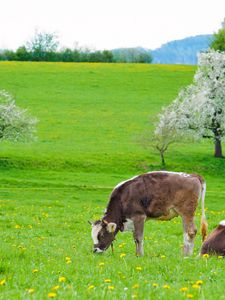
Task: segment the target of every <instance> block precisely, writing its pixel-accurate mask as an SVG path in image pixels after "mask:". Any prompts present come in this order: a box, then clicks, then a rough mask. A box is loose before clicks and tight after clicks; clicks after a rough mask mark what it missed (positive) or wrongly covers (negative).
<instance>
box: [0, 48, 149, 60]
mask: <svg viewBox="0 0 225 300" xmlns="http://www.w3.org/2000/svg"><path fill="white" fill-rule="evenodd" d="M0 60H1V61H3V60H6V61H49V62H107V63H112V62H125V63H151V62H152V57H151V54H150V53H145V52H143V51H142V50H140V49H138V48H130V49H119V50H112V51H109V50H104V51H91V50H89V49H74V50H72V49H70V48H66V49H62V50H59V51H43V50H41V49H35V51H29V50H28V49H27V48H26V47H25V46H22V47H19V48H18V49H17V50H16V51H12V50H7V49H6V50H0Z"/></svg>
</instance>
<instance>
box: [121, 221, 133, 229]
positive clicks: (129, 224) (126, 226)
mask: <svg viewBox="0 0 225 300" xmlns="http://www.w3.org/2000/svg"><path fill="white" fill-rule="evenodd" d="M123 226H124V229H123V231H134V222H133V221H132V220H131V219H126V222H124V223H123Z"/></svg>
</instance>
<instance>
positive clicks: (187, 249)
mask: <svg viewBox="0 0 225 300" xmlns="http://www.w3.org/2000/svg"><path fill="white" fill-rule="evenodd" d="M193 249H194V242H193V241H190V237H189V235H188V233H187V232H185V233H184V254H186V255H191V254H192V253H193Z"/></svg>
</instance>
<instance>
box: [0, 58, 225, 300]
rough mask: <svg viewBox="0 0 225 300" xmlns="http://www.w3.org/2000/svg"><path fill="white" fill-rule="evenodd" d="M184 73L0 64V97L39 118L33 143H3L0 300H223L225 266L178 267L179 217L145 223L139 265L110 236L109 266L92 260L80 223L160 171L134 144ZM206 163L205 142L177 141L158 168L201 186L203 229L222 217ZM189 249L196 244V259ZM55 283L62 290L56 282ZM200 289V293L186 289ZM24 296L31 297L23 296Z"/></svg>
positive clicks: (215, 172) (129, 248)
mask: <svg viewBox="0 0 225 300" xmlns="http://www.w3.org/2000/svg"><path fill="white" fill-rule="evenodd" d="M193 74H194V68H193V67H187V66H185V67H184V66H156V65H135V64H132V65H123V64H116V65H113V64H110V65H108V64H63V63H53V64H51V63H8V62H7V63H0V88H1V89H6V90H9V91H10V92H12V94H14V95H15V96H16V99H17V103H18V104H19V105H20V106H22V107H27V108H29V111H30V112H31V113H32V114H34V115H35V116H37V117H38V118H39V120H40V122H39V128H38V134H39V139H38V141H37V142H35V143H31V144H28V145H27V144H26V145H23V144H19V145H10V144H7V143H3V144H1V157H2V159H1V166H0V168H1V169H0V170H1V172H0V179H1V180H0V182H1V183H0V188H1V196H0V200H1V201H0V209H1V211H0V213H1V215H0V222H1V223H0V224H1V228H2V229H3V230H1V235H2V238H1V241H2V243H1V245H0V253H1V254H0V255H1V256H0V257H1V265H0V280H1V279H4V278H6V284H5V285H3V286H0V299H21V298H22V299H25V298H29V297H33V298H34V299H45V298H47V294H48V292H50V291H51V288H52V287H53V286H56V285H60V289H59V290H57V292H56V293H57V295H58V297H59V298H61V299H70V298H74V297H75V296H77V297H78V298H80V299H85V298H87V297H90V298H92V299H95V298H96V299H97V298H98V299H99V298H101V299H103V298H104V297H107V298H110V299H122V298H127V299H130V298H131V297H132V295H133V297H135V296H137V297H139V298H141V299H146V298H150V297H155V298H159V297H160V298H163V299H171V298H173V299H182V298H184V299H185V298H186V297H187V295H188V294H192V295H193V297H194V298H201V299H204V297H205V298H206V299H224V296H223V293H222V291H223V286H224V279H223V280H222V270H223V269H222V267H223V264H224V262H223V260H220V259H217V258H211V259H209V260H206V259H205V260H204V259H196V257H193V258H190V259H187V260H183V259H182V256H181V255H180V250H179V249H180V247H181V244H182V231H181V222H180V220H179V219H177V220H175V221H172V222H169V223H166V224H165V223H156V222H149V223H147V224H146V242H145V252H146V255H145V257H144V258H142V259H136V258H135V257H134V249H133V248H134V246H133V242H132V238H131V236H130V235H129V234H125V235H122V234H120V235H118V241H117V243H116V246H115V255H114V256H112V254H111V253H110V251H108V252H107V253H106V254H105V255H103V256H98V257H97V256H93V255H92V254H91V253H90V247H91V241H90V233H89V228H88V227H87V225H86V220H87V219H89V218H92V219H95V218H98V217H99V216H100V215H101V213H102V211H103V209H104V207H105V203H106V201H107V198H108V195H109V193H110V190H111V188H112V187H113V186H114V185H115V184H116V183H117V182H119V181H121V180H123V179H126V178H129V176H132V175H134V174H137V173H140V172H143V171H144V170H146V169H148V170H152V169H157V168H159V167H160V166H159V157H158V155H157V154H156V153H153V152H150V151H149V152H148V151H146V150H143V149H142V148H141V147H139V146H138V145H137V143H136V142H135V141H136V139H137V137H138V136H139V135H141V134H142V133H143V131H145V130H147V129H148V128H149V127H150V129H152V128H153V125H154V122H155V120H156V114H157V113H158V112H159V111H160V109H161V107H162V106H163V105H166V104H167V103H169V102H170V101H171V100H172V99H173V98H174V97H175V96H176V94H177V92H178V90H179V89H180V88H181V87H183V86H185V85H187V84H188V83H190V82H191V80H192V77H193ZM211 153H212V145H210V144H209V143H208V142H205V143H202V144H198V145H197V144H196V145H194V147H193V145H187V144H182V143H181V144H180V145H179V147H177V146H174V147H171V149H170V151H169V153H168V169H171V170H182V171H188V172H196V171H197V172H199V173H201V174H203V175H204V176H205V177H206V179H207V186H208V193H207V207H208V213H207V215H208V219H209V221H210V223H209V224H210V229H211V228H213V226H215V225H216V224H217V222H218V221H219V220H220V219H222V218H224V214H225V211H224V196H225V195H224V191H223V186H224V183H225V182H224V181H225V179H224V177H223V175H222V174H223V172H224V167H225V165H224V161H221V160H215V159H214V158H212V157H211ZM197 223H198V224H199V217H198V218H197ZM16 225H20V226H21V227H20V226H19V228H18V229H16V228H15V226H16ZM17 227H18V226H17ZM124 241H125V242H126V244H125V245H124V244H122V242H124ZM119 245H120V247H119ZM199 247H200V237H198V238H197V247H196V250H195V254H197V252H198V249H199ZM121 253H126V256H125V258H124V259H121V258H120V254H121ZM164 255H165V256H166V257H164ZM67 256H69V257H70V258H71V263H69V264H66V257H67ZM101 262H104V263H105V264H104V265H103V266H99V264H100V263H101ZM137 266H141V268H142V269H141V270H140V271H138V270H136V267H137ZM34 269H38V272H36V273H32V270H34ZM59 276H65V277H66V282H65V283H58V278H59ZM223 277H224V276H223ZM107 278H109V279H111V280H112V283H109V284H107V283H105V282H104V279H107ZM199 279H201V280H203V281H204V283H203V287H202V288H201V289H196V288H193V287H192V284H193V283H194V282H195V281H196V280H199ZM153 283H157V284H158V285H159V286H158V287H156V288H153V287H152V284H153ZM135 284H138V285H139V287H138V286H135ZM165 284H168V285H170V288H169V289H167V288H163V286H164V285H165ZM90 285H93V286H95V287H94V288H93V289H92V288H91V289H88V287H89V286H90ZM107 286H114V290H112V289H109V288H108V287H107ZM184 286H187V287H188V291H187V292H184V293H182V292H180V291H179V288H181V287H184ZM28 288H34V289H35V291H34V293H33V294H32V296H30V295H29V294H28V292H27V291H26V289H28Z"/></svg>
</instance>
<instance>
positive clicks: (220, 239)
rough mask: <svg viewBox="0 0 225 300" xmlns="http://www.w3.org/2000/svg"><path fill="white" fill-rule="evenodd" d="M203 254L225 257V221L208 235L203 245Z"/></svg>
mask: <svg viewBox="0 0 225 300" xmlns="http://www.w3.org/2000/svg"><path fill="white" fill-rule="evenodd" d="M201 254H202V255H203V254H214V255H221V256H225V220H223V221H221V222H220V223H219V225H218V226H217V227H216V229H214V230H213V231H212V232H211V233H210V234H209V235H208V237H207V239H206V240H205V242H204V243H203V245H202V249H201Z"/></svg>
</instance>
